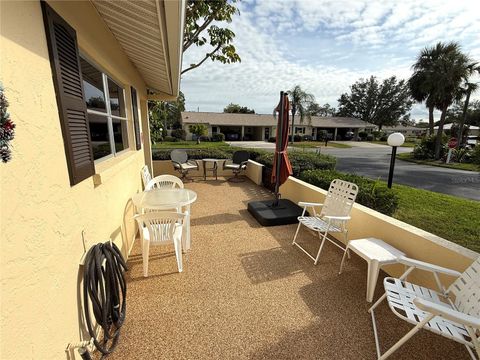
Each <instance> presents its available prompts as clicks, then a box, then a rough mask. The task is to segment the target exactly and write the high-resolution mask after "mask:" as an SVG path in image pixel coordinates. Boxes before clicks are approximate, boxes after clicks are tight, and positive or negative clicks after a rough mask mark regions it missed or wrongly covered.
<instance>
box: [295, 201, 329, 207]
mask: <svg viewBox="0 0 480 360" xmlns="http://www.w3.org/2000/svg"><path fill="white" fill-rule="evenodd" d="M298 206H303V207H308V206H312V207H313V206H323V204H321V203H314V202H306V201H300V202H299V203H298Z"/></svg>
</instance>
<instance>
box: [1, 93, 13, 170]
mask: <svg viewBox="0 0 480 360" xmlns="http://www.w3.org/2000/svg"><path fill="white" fill-rule="evenodd" d="M7 110H8V101H7V98H6V96H5V93H4V92H3V87H2V86H1V85H0V157H1V158H2V161H3V162H4V163H6V162H8V161H10V160H11V158H12V149H11V148H10V147H11V145H10V141H12V140H13V138H14V136H15V124H14V123H13V121H12V120H11V119H10V114H9V113H8V111H7Z"/></svg>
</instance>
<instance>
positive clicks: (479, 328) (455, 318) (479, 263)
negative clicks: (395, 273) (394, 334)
mask: <svg viewBox="0 0 480 360" xmlns="http://www.w3.org/2000/svg"><path fill="white" fill-rule="evenodd" d="M400 263H403V264H405V265H406V266H408V269H407V271H405V273H404V274H403V275H402V276H401V277H400V278H398V279H396V278H392V277H387V278H385V279H384V282H383V283H384V286H385V294H383V295H382V296H381V297H380V298H379V299H378V300H377V302H376V303H375V304H374V305H373V306H372V307H371V308H370V309H369V310H368V311H369V312H370V314H371V315H372V324H373V332H374V335H375V345H376V347H377V354H378V358H379V359H382V360H383V359H386V358H388V357H389V356H390V355H391V354H393V353H394V352H395V351H396V350H397V349H398V348H399V347H400V346H402V345H403V344H404V343H405V342H407V341H408V340H409V339H410V338H411V337H412V336H413V335H415V334H416V333H417V332H418V331H419V330H420V329H422V328H423V329H426V330H430V331H432V332H434V333H435V334H439V335H442V336H444V337H446V338H448V339H451V340H454V341H456V342H459V343H460V344H463V345H465V347H466V348H467V350H468V352H469V354H470V356H471V357H472V359H476V358H477V357H476V356H475V354H474V350H473V349H475V350H476V352H477V356H478V357H480V257H479V258H477V260H475V261H474V262H473V263H472V264H471V265H470V266H469V267H468V268H467V269H466V270H465V271H464V272H463V273H459V272H458V271H454V270H450V269H446V268H443V267H440V266H437V265H433V264H429V263H425V262H422V261H418V260H413V259H409V258H406V257H402V258H401V259H400ZM414 269H420V270H425V271H429V272H431V273H433V276H434V278H435V281H436V283H437V286H438V289H439V292H436V291H434V290H431V289H428V288H425V287H422V286H418V285H415V284H412V283H409V282H407V281H405V278H406V277H407V275H408V274H410V273H411V272H412V271H413V270H414ZM438 274H445V275H449V276H453V277H456V278H457V279H456V280H455V281H454V282H453V283H452V284H451V285H450V286H449V287H448V289H445V288H444V287H443V285H442V283H441V282H440V279H439V277H438ZM385 298H386V299H387V302H388V306H389V307H390V309H391V310H392V311H393V313H394V314H395V315H397V316H398V317H399V318H401V319H403V320H405V321H407V322H409V323H410V324H412V325H415V327H414V328H413V329H411V330H410V331H409V332H408V333H407V334H405V335H404V336H403V337H402V338H401V339H400V340H399V341H398V342H397V343H396V344H395V345H393V346H392V347H391V348H390V349H388V350H387V351H386V352H385V353H384V354H383V355H382V354H381V353H380V345H379V341H378V334H377V327H376V323H375V315H374V309H375V308H376V307H377V306H378V305H379V304H380V303H381V302H382V301H383V300H384V299H385Z"/></svg>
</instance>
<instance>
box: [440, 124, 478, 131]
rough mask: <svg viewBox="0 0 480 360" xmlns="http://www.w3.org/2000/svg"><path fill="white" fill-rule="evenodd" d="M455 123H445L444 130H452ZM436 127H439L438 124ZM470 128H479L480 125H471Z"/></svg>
mask: <svg viewBox="0 0 480 360" xmlns="http://www.w3.org/2000/svg"><path fill="white" fill-rule="evenodd" d="M452 125H453V123H450V124H445V125H444V126H443V130H450V129H451V128H452ZM434 129H438V126H435V127H434ZM469 129H470V130H478V129H480V128H479V127H478V126H469Z"/></svg>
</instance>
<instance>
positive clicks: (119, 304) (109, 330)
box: [83, 242, 128, 356]
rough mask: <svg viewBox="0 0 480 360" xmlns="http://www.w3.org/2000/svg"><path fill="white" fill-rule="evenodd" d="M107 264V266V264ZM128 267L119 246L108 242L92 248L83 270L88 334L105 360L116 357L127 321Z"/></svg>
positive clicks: (84, 303)
mask: <svg viewBox="0 0 480 360" xmlns="http://www.w3.org/2000/svg"><path fill="white" fill-rule="evenodd" d="M104 262H105V263H104ZM127 270H128V268H127V264H126V262H125V260H124V259H123V256H122V253H121V252H120V250H119V249H118V247H117V246H116V245H115V244H113V243H112V244H110V242H106V243H105V244H101V243H100V244H97V245H94V246H92V247H91V248H90V250H89V251H88V253H87V255H86V257H85V264H84V269H83V305H84V307H83V308H84V312H85V321H86V325H87V329H88V333H89V334H90V336H91V337H92V338H93V343H94V344H95V347H96V348H97V349H98V350H99V351H100V352H101V353H102V354H103V356H105V355H108V354H110V353H112V352H113V351H114V350H115V347H116V346H117V344H118V339H119V337H120V328H121V326H122V325H123V322H124V320H125V311H126V305H127V302H126V299H127V284H126V281H125V276H124V273H125V271H127ZM89 304H91V309H92V311H93V315H94V318H95V321H96V324H98V326H101V327H102V330H103V335H102V337H103V339H101V340H100V339H97V337H96V333H95V329H94V326H95V325H94V324H92V319H91V317H90V306H89Z"/></svg>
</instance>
